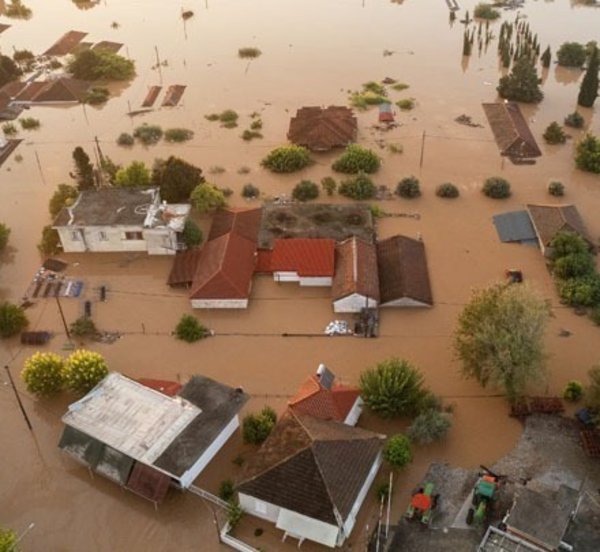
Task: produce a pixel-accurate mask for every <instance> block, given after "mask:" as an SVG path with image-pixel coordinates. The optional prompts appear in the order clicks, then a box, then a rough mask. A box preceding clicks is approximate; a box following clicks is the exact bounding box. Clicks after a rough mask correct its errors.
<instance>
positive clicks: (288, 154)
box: [261, 146, 312, 173]
mask: <svg viewBox="0 0 600 552" xmlns="http://www.w3.org/2000/svg"><path fill="white" fill-rule="evenodd" d="M311 163H312V159H311V157H310V152H309V151H308V150H307V149H306V148H304V147H302V146H281V147H279V148H275V149H274V150H272V151H271V152H270V153H269V154H268V155H267V156H266V157H265V158H264V159H263V160H262V161H261V165H262V166H263V167H266V168H267V169H269V170H271V171H273V172H276V173H291V172H296V171H299V170H301V169H304V168H305V167H308V165H310V164H311Z"/></svg>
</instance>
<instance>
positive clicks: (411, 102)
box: [396, 98, 415, 111]
mask: <svg viewBox="0 0 600 552" xmlns="http://www.w3.org/2000/svg"><path fill="white" fill-rule="evenodd" d="M396 105H397V106H398V107H399V108H400V109H402V110H403V111H410V110H411V109H414V108H415V99H414V98H404V99H403V100H398V101H397V102H396Z"/></svg>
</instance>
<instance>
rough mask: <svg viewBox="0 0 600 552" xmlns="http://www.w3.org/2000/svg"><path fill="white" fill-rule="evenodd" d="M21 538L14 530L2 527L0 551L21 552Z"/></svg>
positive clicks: (0, 528) (0, 529)
mask: <svg viewBox="0 0 600 552" xmlns="http://www.w3.org/2000/svg"><path fill="white" fill-rule="evenodd" d="M18 545H19V537H18V535H17V533H15V532H14V531H13V530H12V529H3V528H2V527H0V551H1V552H19V548H18Z"/></svg>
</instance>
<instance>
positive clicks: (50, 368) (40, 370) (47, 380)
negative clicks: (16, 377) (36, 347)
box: [21, 352, 64, 396]
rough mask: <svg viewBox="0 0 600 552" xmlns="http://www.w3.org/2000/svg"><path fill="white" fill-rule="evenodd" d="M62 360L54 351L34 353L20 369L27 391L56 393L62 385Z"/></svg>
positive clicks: (41, 393) (40, 393)
mask: <svg viewBox="0 0 600 552" xmlns="http://www.w3.org/2000/svg"><path fill="white" fill-rule="evenodd" d="M63 369H64V360H63V359H62V357H61V356H59V355H57V354H55V353H40V352H38V353H35V354H34V355H32V356H30V357H29V358H28V359H27V360H26V361H25V364H24V365H23V370H21V379H22V380H23V381H24V382H25V385H26V387H27V391H29V392H30V393H33V394H35V395H39V396H44V395H52V394H53V393H57V392H58V391H60V390H61V389H62V387H63Z"/></svg>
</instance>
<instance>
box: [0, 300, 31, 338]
mask: <svg viewBox="0 0 600 552" xmlns="http://www.w3.org/2000/svg"><path fill="white" fill-rule="evenodd" d="M28 324H29V320H27V316H26V315H25V311H24V310H23V309H22V308H21V307H19V306H18V305H13V304H12V303H9V302H8V301H4V302H3V303H0V337H11V336H13V335H16V334H18V333H21V332H22V331H23V330H24V329H25V328H26V327H27V325H28Z"/></svg>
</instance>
